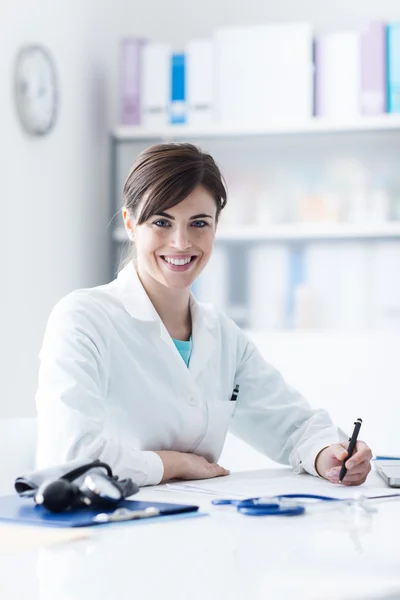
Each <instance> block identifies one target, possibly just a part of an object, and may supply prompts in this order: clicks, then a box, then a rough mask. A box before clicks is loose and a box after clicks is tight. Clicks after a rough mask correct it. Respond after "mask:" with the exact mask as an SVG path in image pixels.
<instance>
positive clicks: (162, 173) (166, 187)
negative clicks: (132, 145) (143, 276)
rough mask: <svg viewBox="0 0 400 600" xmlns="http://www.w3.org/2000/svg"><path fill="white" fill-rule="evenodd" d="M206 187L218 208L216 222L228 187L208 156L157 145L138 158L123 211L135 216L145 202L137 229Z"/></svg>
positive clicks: (178, 146)
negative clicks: (198, 188)
mask: <svg viewBox="0 0 400 600" xmlns="http://www.w3.org/2000/svg"><path fill="white" fill-rule="evenodd" d="M199 185H201V186H203V187H204V188H205V189H206V190H207V191H208V192H209V193H210V194H211V195H212V197H213V198H214V200H215V203H216V205H217V213H216V221H218V217H219V214H220V212H221V210H222V209H223V208H224V206H225V204H226V185H225V182H224V179H223V177H222V175H221V172H220V170H219V168H218V166H217V165H216V164H215V162H214V159H213V158H212V156H210V155H209V154H206V153H204V152H202V151H201V150H200V149H199V148H197V147H196V146H194V145H193V144H188V143H168V144H155V145H153V146H150V147H149V148H147V149H146V150H144V151H143V152H141V153H140V154H139V156H138V157H137V159H136V161H135V163H134V164H133V167H132V169H131V171H130V173H129V175H128V178H127V180H126V182H125V185H124V190H123V202H124V207H125V208H126V209H128V211H129V212H130V213H131V215H132V216H134V217H135V216H136V215H137V212H138V207H139V204H140V203H141V201H142V200H143V199H144V204H143V208H142V211H141V213H140V216H139V220H138V225H141V224H142V223H144V222H145V221H147V219H149V218H150V217H151V216H153V215H155V214H159V213H160V212H164V211H166V210H168V209H169V208H172V207H173V206H175V205H176V204H179V203H180V202H182V200H184V199H185V198H186V197H187V196H189V194H191V192H192V191H193V190H194V189H195V188H196V187H197V186H199Z"/></svg>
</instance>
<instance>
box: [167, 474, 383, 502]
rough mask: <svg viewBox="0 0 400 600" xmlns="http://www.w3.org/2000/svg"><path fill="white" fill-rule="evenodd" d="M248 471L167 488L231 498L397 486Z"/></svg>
mask: <svg viewBox="0 0 400 600" xmlns="http://www.w3.org/2000/svg"><path fill="white" fill-rule="evenodd" d="M248 475H249V474H247V473H232V474H231V475H227V476H226V477H216V478H214V479H204V480H201V481H195V482H185V483H183V482H179V483H170V484H167V488H168V489H169V490H171V491H176V492H178V491H179V492H192V493H195V494H208V495H211V496H224V497H228V498H238V499H240V498H249V497H259V496H276V495H280V494H318V495H323V496H331V497H333V498H351V497H353V496H354V495H355V494H362V495H363V496H380V495H390V493H393V490H390V488H388V487H377V486H376V485H369V484H368V483H364V484H363V485H361V486H358V487H348V486H345V485H334V484H332V483H330V482H329V481H326V480H325V479H320V478H319V477H314V476H313V475H308V474H305V473H304V474H301V475H297V474H295V473H293V472H290V471H289V472H288V475H285V476H283V477H282V476H279V475H277V476H276V477H271V476H269V477H262V476H261V477H260V475H258V477H257V476H256V477H254V472H253V476H252V477H249V476H248Z"/></svg>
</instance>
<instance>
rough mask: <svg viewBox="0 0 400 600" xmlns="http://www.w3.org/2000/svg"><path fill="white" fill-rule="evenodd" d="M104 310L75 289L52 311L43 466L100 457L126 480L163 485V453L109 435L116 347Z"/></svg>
mask: <svg viewBox="0 0 400 600" xmlns="http://www.w3.org/2000/svg"><path fill="white" fill-rule="evenodd" d="M99 311H101V309H100V307H97V306H96V303H95V302H93V301H91V299H90V298H88V297H87V296H83V297H82V296H81V295H80V293H79V292H73V293H72V294H70V295H69V296H67V297H66V298H64V299H63V300H61V301H60V302H59V303H58V304H57V305H56V307H55V308H54V309H53V311H52V314H51V315H50V318H49V321H48V324H47V328H46V332H45V336H44V341H43V345H42V349H41V352H40V369H39V385H38V390H37V394H36V406H37V413H38V442H37V453H36V464H37V468H45V467H49V466H54V465H57V464H62V463H65V462H68V461H71V460H75V459H88V460H94V459H97V458H99V459H101V460H102V461H104V462H106V463H108V464H109V465H110V466H111V468H112V470H113V472H114V473H115V474H116V475H118V477H120V478H125V477H130V478H132V480H133V481H134V482H135V483H136V484H137V485H139V486H143V485H153V484H157V483H159V482H160V481H161V479H162V476H163V473H164V467H163V463H162V460H161V458H160V457H159V455H158V454H156V453H155V452H151V451H139V450H136V449H135V448H134V447H130V446H128V445H126V444H123V443H121V442H120V441H119V440H118V439H110V438H109V437H107V436H106V435H105V433H104V431H105V426H104V425H105V414H106V411H105V398H106V391H107V386H108V373H109V352H110V348H109V343H108V339H107V327H106V326H104V327H99V323H101V322H102V321H103V323H106V321H107V316H106V315H105V314H98V312H99ZM96 313H97V314H96Z"/></svg>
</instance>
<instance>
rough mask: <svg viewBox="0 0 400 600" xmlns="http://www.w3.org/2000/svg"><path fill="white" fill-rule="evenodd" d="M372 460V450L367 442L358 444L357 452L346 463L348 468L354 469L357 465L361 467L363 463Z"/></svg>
mask: <svg viewBox="0 0 400 600" xmlns="http://www.w3.org/2000/svg"><path fill="white" fill-rule="evenodd" d="M371 458H372V452H371V449H370V448H369V447H368V446H367V444H366V443H365V442H357V445H356V449H355V452H354V453H353V455H352V456H351V457H350V458H349V460H348V461H347V462H346V468H347V469H349V470H350V469H352V468H353V467H355V466H356V465H360V464H361V463H363V462H366V461H368V462H369V461H370V460H371Z"/></svg>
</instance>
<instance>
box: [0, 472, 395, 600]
mask: <svg viewBox="0 0 400 600" xmlns="http://www.w3.org/2000/svg"><path fill="white" fill-rule="evenodd" d="M287 473H288V471H287V469H273V470H272V469H271V470H268V471H256V472H254V476H255V477H256V478H257V479H259V478H260V476H264V475H265V477H276V476H284V475H287ZM369 483H370V484H373V485H375V484H376V486H377V487H382V481H381V480H380V478H378V476H377V475H376V474H375V473H371V475H370V479H369ZM140 496H141V498H143V500H154V501H155V500H160V501H161V500H165V501H170V502H186V503H196V504H199V505H200V507H201V508H202V509H205V510H207V511H209V512H210V513H211V515H210V516H206V517H201V518H197V519H187V520H182V521H176V522H173V521H169V522H165V523H161V522H157V521H156V520H154V521H153V522H152V523H150V522H147V523H146V524H143V525H140V526H135V525H130V524H129V523H128V524H119V525H117V526H113V527H98V528H96V527H93V528H91V529H90V537H88V538H87V539H84V540H78V541H74V542H70V543H68V544H62V545H58V546H52V547H45V548H39V549H36V550H34V551H32V550H31V551H24V552H16V553H13V554H11V555H10V554H5V553H0V590H1V593H0V596H1V599H2V600H14V599H15V600H16V599H18V600H19V599H20V598H22V597H25V596H26V597H28V596H29V600H92V599H93V600H94V599H96V600H125V599H126V600H128V599H129V600H135V599H136V598H138V599H140V600H147V599H152V600H153V599H155V600H158V599H161V598H162V599H163V600H164V599H170V598H171V599H174V600H198V599H200V598H201V599H206V600H214V599H215V600H224V599H225V598H227V599H228V598H229V600H236V599H238V600H239V599H244V600H258V599H263V600H264V599H266V598H268V599H270V600H281V599H285V600H291V599H292V598H296V600H306V599H307V600H317V599H318V600H324V599H325V600H327V599H329V600H347V599H350V598H352V599H357V600H368V599H378V598H379V599H380V600H383V599H385V600H386V599H387V600H389V599H390V600H394V599H395V598H396V599H400V518H399V517H400V501H399V502H398V501H385V502H384V503H383V502H380V503H379V504H377V505H376V506H377V508H378V512H376V513H374V514H373V515H366V514H362V511H360V510H353V511H351V510H331V511H328V512H319V513H314V514H308V515H306V516H304V517H291V518H283V517H246V516H244V515H240V514H238V513H237V512H236V511H234V510H231V509H229V508H228V509H227V508H222V507H211V505H210V497H208V496H205V495H196V494H192V493H190V494H188V493H178V492H171V491H165V490H163V489H160V486H158V489H156V488H144V489H142V490H141V491H140Z"/></svg>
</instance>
